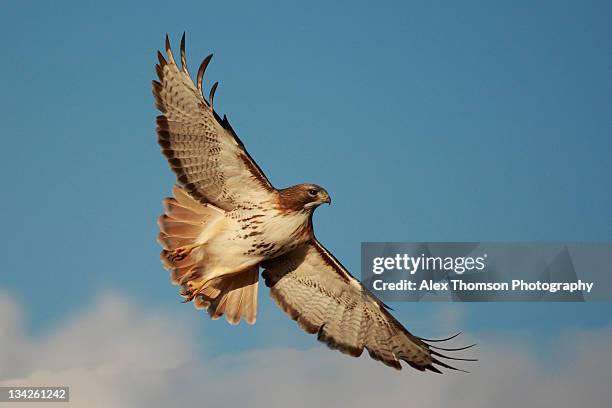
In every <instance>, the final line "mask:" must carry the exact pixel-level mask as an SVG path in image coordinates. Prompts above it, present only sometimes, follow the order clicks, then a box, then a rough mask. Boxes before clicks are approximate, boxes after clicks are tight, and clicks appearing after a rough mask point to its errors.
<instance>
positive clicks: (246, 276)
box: [195, 265, 259, 324]
mask: <svg viewBox="0 0 612 408" xmlns="http://www.w3.org/2000/svg"><path fill="white" fill-rule="evenodd" d="M258 281H259V266H258V265H256V266H253V267H251V268H250V269H247V270H246V271H243V272H239V273H236V274H232V275H229V276H223V277H220V278H217V279H214V280H212V281H210V282H207V283H206V284H205V285H204V288H202V290H201V291H200V292H199V294H198V296H196V298H195V304H196V307H198V308H202V309H208V314H209V316H210V317H211V319H213V320H216V319H219V318H220V317H221V316H223V315H225V318H226V319H227V321H228V322H229V323H230V324H238V323H239V322H240V319H244V320H245V321H246V322H247V323H249V324H254V323H255V321H256V319H257V291H258V285H259V283H258Z"/></svg>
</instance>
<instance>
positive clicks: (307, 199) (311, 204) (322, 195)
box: [278, 184, 331, 211]
mask: <svg viewBox="0 0 612 408" xmlns="http://www.w3.org/2000/svg"><path fill="white" fill-rule="evenodd" d="M278 198H279V200H278V201H279V204H280V207H281V208H282V209H285V210H289V211H313V210H314V209H315V208H317V207H318V206H320V205H321V204H323V203H327V204H331V198H330V197H329V193H328V192H327V191H325V189H324V188H323V187H321V186H318V185H316V184H298V185H296V186H293V187H289V188H284V189H282V190H278Z"/></svg>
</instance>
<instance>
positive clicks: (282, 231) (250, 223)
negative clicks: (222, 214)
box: [237, 209, 311, 258]
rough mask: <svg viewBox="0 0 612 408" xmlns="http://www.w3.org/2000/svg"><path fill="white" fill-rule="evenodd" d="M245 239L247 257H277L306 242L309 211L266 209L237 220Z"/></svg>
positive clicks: (308, 233) (308, 235)
mask: <svg viewBox="0 0 612 408" xmlns="http://www.w3.org/2000/svg"><path fill="white" fill-rule="evenodd" d="M237 221H238V224H239V226H240V229H239V232H238V234H239V235H240V238H241V239H243V240H244V242H243V243H244V244H246V245H244V248H245V250H244V253H243V254H244V255H247V256H260V257H264V258H273V257H275V256H279V255H281V254H284V253H286V252H288V251H291V250H292V249H294V248H296V247H298V246H300V245H302V244H304V243H306V242H307V241H308V240H309V239H310V237H311V232H310V217H309V214H308V213H305V212H292V213H287V212H284V211H279V210H275V209H274V210H272V209H270V210H262V211H261V212H258V213H254V214H249V215H248V216H246V217H241V218H239V219H237Z"/></svg>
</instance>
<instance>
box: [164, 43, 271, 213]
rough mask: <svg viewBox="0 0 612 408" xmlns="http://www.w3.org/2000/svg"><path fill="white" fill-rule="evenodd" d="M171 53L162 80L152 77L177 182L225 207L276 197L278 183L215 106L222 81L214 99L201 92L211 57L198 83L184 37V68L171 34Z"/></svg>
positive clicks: (166, 148) (199, 197) (203, 199)
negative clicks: (190, 68)
mask: <svg viewBox="0 0 612 408" xmlns="http://www.w3.org/2000/svg"><path fill="white" fill-rule="evenodd" d="M166 55H167V57H168V60H167V61H166V59H165V58H164V56H163V55H162V54H161V53H160V52H158V53H157V56H158V58H159V64H158V65H156V67H155V68H156V71H157V75H158V76H159V81H153V95H154V96H155V101H156V106H157V108H158V109H159V110H160V111H161V112H162V113H163V114H162V115H160V116H158V117H157V134H158V141H159V144H160V146H161V148H162V152H163V154H164V155H165V156H166V158H167V159H168V162H169V164H170V167H172V170H174V172H175V173H176V176H177V179H178V182H179V183H180V185H181V186H183V187H184V188H185V189H186V190H187V191H188V192H189V193H190V195H191V196H192V197H194V198H196V199H197V200H199V201H201V202H203V203H211V204H213V205H215V206H217V207H219V208H222V209H224V210H226V211H230V210H232V209H234V208H236V207H237V206H241V205H248V204H250V203H253V202H261V201H264V200H266V199H268V198H271V197H272V192H273V191H274V187H272V184H270V182H269V181H268V179H267V178H266V176H265V175H264V173H263V172H262V171H261V169H260V168H259V166H257V163H255V161H254V160H253V159H252V158H251V156H250V155H249V153H248V152H247V151H246V149H245V147H244V145H243V143H242V142H241V141H240V139H239V138H238V136H237V135H236V133H235V132H234V131H233V129H232V127H231V126H230V124H229V122H228V121H227V118H226V117H225V116H224V117H223V119H221V118H220V117H219V116H218V115H217V113H216V112H215V111H214V110H213V98H214V94H215V90H216V89H217V83H215V84H214V85H213V86H212V88H211V91H210V95H209V98H208V99H209V100H208V101H206V100H205V99H204V97H203V95H202V78H203V76H204V71H205V70H206V67H207V65H208V63H209V62H210V59H211V57H212V55H209V56H208V57H207V58H206V59H204V61H203V62H202V64H201V65H200V69H199V71H198V75H197V87H196V85H194V83H193V81H192V80H191V77H190V76H189V72H188V71H187V64H186V60H185V35H184V34H183V38H182V39H181V68H179V67H178V66H177V64H176V61H175V59H174V56H173V54H172V50H171V49H170V42H169V40H168V36H166Z"/></svg>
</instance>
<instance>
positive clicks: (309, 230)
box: [153, 35, 458, 372]
mask: <svg viewBox="0 0 612 408" xmlns="http://www.w3.org/2000/svg"><path fill="white" fill-rule="evenodd" d="M165 48H166V57H164V56H163V55H162V54H161V53H160V52H158V58H159V64H157V65H156V71H157V75H158V77H159V81H153V94H154V96H155V102H156V106H157V108H158V109H159V110H160V111H161V113H162V114H161V115H160V116H158V117H157V134H158V141H159V144H160V146H161V149H162V153H163V154H164V156H166V158H167V159H168V163H169V164H170V167H171V168H172V170H173V171H174V172H175V173H176V177H177V182H178V185H177V186H175V187H174V189H173V197H171V198H166V199H165V200H164V214H163V215H162V216H160V218H159V229H160V233H159V242H160V243H161V245H162V246H163V250H162V253H161V261H162V263H163V265H164V266H165V267H166V268H167V269H169V270H170V271H171V279H172V282H173V283H175V284H177V285H180V288H181V295H182V296H183V298H184V299H185V301H187V302H188V301H193V303H194V305H195V306H196V307H197V308H202V309H207V310H208V313H209V315H210V316H211V317H212V318H213V319H217V318H219V317H221V316H222V315H225V317H226V319H227V320H228V321H229V322H230V323H232V324H237V323H238V322H239V321H240V320H241V319H244V320H245V321H246V322H248V323H250V324H254V323H255V320H256V315H257V291H258V281H259V270H260V268H262V269H263V278H264V280H265V283H266V286H268V287H269V288H270V294H271V296H272V298H273V299H274V300H275V301H276V303H277V304H278V305H279V306H280V307H281V308H282V309H283V310H284V311H285V312H286V313H287V314H288V315H289V316H290V317H291V318H292V319H294V320H296V321H297V322H298V324H299V326H300V327H301V328H302V329H304V330H305V331H307V332H308V333H316V334H317V336H318V339H319V340H321V341H323V342H325V343H326V344H327V345H328V346H329V347H331V348H334V349H338V350H340V351H342V352H344V353H347V354H350V355H352V356H359V355H361V353H362V352H363V350H364V349H367V350H368V352H369V354H370V356H372V358H374V359H376V360H380V361H382V362H383V363H384V364H386V365H389V366H391V367H394V368H397V369H401V364H400V361H401V360H403V361H405V362H406V363H408V364H409V365H410V366H412V367H414V368H416V369H418V370H421V371H424V370H430V371H435V372H440V371H439V369H438V368H437V367H436V366H441V367H445V368H450V369H455V368H454V367H451V366H450V365H448V364H446V363H444V362H442V361H440V360H439V359H438V357H442V358H451V357H447V356H444V355H442V354H441V353H439V352H438V351H436V350H435V349H436V347H435V346H432V345H430V344H428V343H427V342H426V341H425V340H424V339H421V338H419V337H416V336H414V335H412V334H411V333H410V332H408V331H407V330H406V329H405V328H404V327H403V326H402V325H401V324H400V323H399V322H398V321H397V320H396V319H395V318H394V317H393V316H391V314H390V313H389V311H388V310H387V309H388V308H387V307H386V306H385V305H384V304H383V303H382V302H381V301H379V300H378V299H377V298H376V297H375V296H374V295H373V294H371V293H370V292H369V291H368V290H367V289H366V288H364V287H363V285H361V283H360V282H359V281H358V280H357V279H356V278H355V277H353V276H352V275H351V274H350V273H349V272H348V271H347V270H346V268H344V266H342V264H341V263H340V262H339V261H338V260H337V259H336V258H335V257H334V256H333V255H332V254H331V253H330V252H329V251H328V250H327V249H325V247H324V246H323V245H322V244H321V243H320V242H319V241H318V240H317V239H316V237H315V235H314V231H313V225H312V214H313V212H314V210H315V209H316V208H317V207H318V206H319V205H321V204H323V203H330V202H331V200H330V197H329V194H328V193H327V191H325V189H324V188H322V187H320V186H318V185H316V184H298V185H295V186H293V187H289V188H285V189H276V188H274V187H273V186H272V184H271V183H270V181H269V180H268V179H267V177H266V176H265V174H264V173H263V172H262V170H261V169H260V168H259V166H258V165H257V163H255V161H254V160H253V158H252V157H251V156H250V155H249V153H248V152H247V151H246V149H245V147H244V144H243V143H242V141H241V140H240V139H239V138H238V136H237V135H236V133H235V132H234V130H233V129H232V127H231V126H230V124H229V122H228V120H227V118H226V117H225V116H224V117H223V118H220V117H219V116H218V115H217V113H216V112H215V111H214V109H213V98H214V94H215V91H216V89H217V83H215V84H214V85H213V87H212V88H211V91H210V94H209V97H208V100H207V99H205V98H204V96H203V91H202V79H203V76H204V73H205V71H206V67H207V66H208V64H209V62H210V60H211V57H212V55H210V56H208V57H206V58H205V59H204V61H203V62H202V64H201V66H200V69H199V70H198V73H197V76H196V83H195V84H194V82H193V81H192V79H191V77H190V75H189V72H188V70H187V64H186V58H185V36H184V35H183V38H182V39H181V47H180V67H179V65H178V64H177V62H176V59H175V56H174V55H173V53H172V50H171V48H170V42H169V40H168V37H166V47H165ZM437 349H441V348H437ZM448 350H451V349H448ZM457 350H458V349H457Z"/></svg>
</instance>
